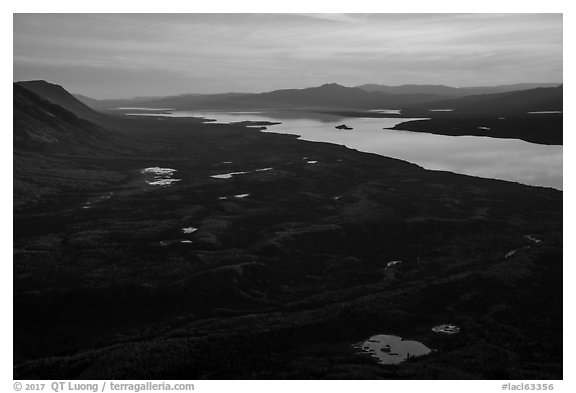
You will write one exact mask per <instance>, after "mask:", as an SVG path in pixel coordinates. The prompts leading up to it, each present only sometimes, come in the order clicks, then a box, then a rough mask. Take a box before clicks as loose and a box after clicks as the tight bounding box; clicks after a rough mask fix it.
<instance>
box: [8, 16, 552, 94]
mask: <svg viewBox="0 0 576 393" xmlns="http://www.w3.org/2000/svg"><path fill="white" fill-rule="evenodd" d="M562 57H563V54H562V14H14V57H13V62H14V64H13V65H14V72H13V79H14V81H19V80H32V79H45V80H48V81H50V82H52V83H58V84H61V85H62V86H64V87H65V88H66V89H67V90H69V91H71V92H74V93H80V94H84V95H86V96H89V97H92V98H97V99H103V98H129V97H135V96H159V95H173V94H184V93H224V92H262V91H270V90H276V89H282V88H304V87H310V86H318V85H321V84H324V83H334V82H335V83H340V84H342V85H345V86H357V85H361V84H364V83H379V84H386V85H402V84H445V85H450V86H486V85H498V84H510V83H523V82H558V83H560V82H562Z"/></svg>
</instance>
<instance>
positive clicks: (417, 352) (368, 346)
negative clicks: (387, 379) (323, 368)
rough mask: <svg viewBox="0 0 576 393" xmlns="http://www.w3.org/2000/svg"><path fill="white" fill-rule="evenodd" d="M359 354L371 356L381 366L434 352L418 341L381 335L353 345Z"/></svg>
mask: <svg viewBox="0 0 576 393" xmlns="http://www.w3.org/2000/svg"><path fill="white" fill-rule="evenodd" d="M353 348H354V349H356V350H357V351H359V352H363V353H367V354H369V355H371V356H372V357H373V358H374V359H375V360H376V361H377V362H378V363H380V364H399V363H402V362H403V361H405V360H406V359H408V358H411V357H418V356H424V355H428V354H429V353H430V352H432V350H431V349H430V348H428V347H427V346H426V345H424V344H422V343H421V342H418V341H411V340H402V338H401V337H398V336H392V335H387V334H379V335H376V336H372V337H370V338H369V339H368V340H366V341H364V342H362V343H359V344H355V345H353Z"/></svg>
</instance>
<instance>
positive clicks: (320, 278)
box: [5, 8, 568, 391]
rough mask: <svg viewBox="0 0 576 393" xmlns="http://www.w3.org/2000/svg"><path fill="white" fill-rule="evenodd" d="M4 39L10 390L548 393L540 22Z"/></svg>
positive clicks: (548, 184)
mask: <svg viewBox="0 0 576 393" xmlns="http://www.w3.org/2000/svg"><path fill="white" fill-rule="evenodd" d="M224 11H225V10H224ZM12 18H13V37H12V39H13V84H12V89H13V93H12V103H13V105H12V111H13V116H12V118H13V119H12V120H13V124H12V164H13V179H12V191H13V200H12V207H11V213H12V215H13V222H12V234H13V239H12V248H13V249H12V253H11V254H12V258H13V259H12V277H7V279H8V280H11V282H12V283H13V287H12V290H11V291H10V292H11V293H10V296H12V304H13V311H12V325H13V334H12V341H13V350H12V354H13V360H12V370H11V372H12V375H13V377H12V378H13V380H14V381H21V382H22V383H24V387H26V384H25V382H26V381H28V380H48V381H53V380H54V381H72V380H92V381H103V380H107V381H122V380H140V381H166V383H169V382H170V381H173V380H179V381H202V380H208V381H209V380H276V381H277V380H503V381H525V382H530V381H536V380H537V381H540V382H539V383H541V384H542V385H541V388H540V389H537V390H553V389H554V386H553V385H551V383H552V381H558V382H561V380H563V379H564V378H565V377H567V376H568V375H567V374H566V370H565V369H564V367H563V366H564V362H563V358H564V348H563V345H564V342H563V340H564V332H565V330H564V328H563V323H564V315H563V308H564V303H565V299H564V297H563V290H564V289H565V288H564V285H563V282H564V276H565V273H564V266H563V259H564V258H563V256H564V253H563V238H564V235H563V233H564V232H563V222H564V219H563V213H564V212H563V188H564V187H563V125H564V123H563V95H564V93H563V88H564V86H563V84H564V81H563V71H564V70H563V68H564V67H563V19H564V15H563V14H562V13H558V12H556V13H550V12H540V13H535V12H529V13H525V12H516V13H510V12H504V13H501V12H496V13H486V12H484V13H482V12H478V13H456V12H455V13H448V12H438V13H431V12H426V13H414V12H411V13H392V12H390V13H385V12H372V13H356V12H352V13H344V14H340V13H286V12H275V13H268V12H267V13H257V12H248V13H240V12H219V13H200V12H198V13H193V12H187V13H139V12H138V8H134V12H133V13H121V12H115V13H65V12H60V11H59V9H57V8H55V12H53V13H28V12H20V13H13V16H12ZM5 131H7V129H6V130H5ZM6 148H8V146H6ZM7 159H9V157H7ZM7 225H8V223H7ZM5 262H6V264H8V263H9V261H5ZM6 296H8V295H6ZM18 383H20V382H18ZM14 386H16V385H14ZM67 386H68V385H67ZM70 386H72V387H73V386H74V385H73V384H72V385H70ZM87 386H88V385H87ZM113 386H114V385H113ZM113 386H112V387H113ZM118 386H120V385H118ZM200 386H201V385H200V384H198V385H197V386H196V388H194V386H193V385H190V386H189V387H188V388H186V387H183V388H182V389H181V390H183V391H193V390H203V389H201V388H200ZM377 386H380V385H377ZM381 386H382V389H385V385H381ZM10 387H11V385H10ZM48 387H49V385H48V386H47V387H46V388H45V389H44V390H45V391H51V390H46V389H48ZM15 388H16V387H15ZM559 388H560V385H558V386H557V389H559ZM70 389H72V388H70ZM106 389H107V390H106V391H108V389H109V387H108V386H106ZM124 389H126V388H124ZM173 389H174V388H173ZM186 389H188V390H186ZM24 390H26V389H24ZM52 390H53V388H52ZM80 390H81V389H80V388H78V390H76V391H80ZM113 390H114V389H113ZM317 390H318V389H317ZM499 390H500V385H494V389H492V391H499ZM502 390H515V389H514V387H513V386H511V385H510V386H509V387H505V386H502ZM524 390H526V389H524ZM533 390H534V389H533ZM7 391H9V390H7ZM60 391H73V389H72V390H65V389H64V390H60ZM99 391H102V390H99ZM142 391H144V389H142ZM150 391H152V390H150Z"/></svg>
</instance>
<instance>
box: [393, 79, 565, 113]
mask: <svg viewBox="0 0 576 393" xmlns="http://www.w3.org/2000/svg"><path fill="white" fill-rule="evenodd" d="M563 90H564V89H563V86H562V85H560V86H557V87H539V88H536V89H530V90H521V91H513V92H507V93H495V94H479V95H471V96H466V97H459V98H453V99H448V100H440V101H435V102H432V103H426V104H416V105H410V106H407V107H404V108H403V110H402V113H403V114H405V115H410V116H412V115H418V116H422V115H426V116H432V117H434V116H436V117H437V116H469V115H511V114H516V115H520V114H522V115H524V114H526V113H528V112H541V111H562V108H563ZM438 109H440V110H442V109H450V110H451V111H450V112H431V111H434V110H438Z"/></svg>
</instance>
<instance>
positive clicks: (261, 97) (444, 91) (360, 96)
mask: <svg viewBox="0 0 576 393" xmlns="http://www.w3.org/2000/svg"><path fill="white" fill-rule="evenodd" d="M557 86H558V84H554V83H535V84H532V83H525V84H515V85H502V86H494V87H468V88H456V87H450V86H443V85H403V86H384V85H362V86H358V87H346V86H342V85H339V84H336V83H330V84H325V85H322V86H317V87H310V88H305V89H283V90H274V91H270V92H265V93H225V94H183V95H177V96H167V97H137V98H132V99H117V100H94V99H92V98H89V97H86V96H82V95H76V98H77V99H78V100H80V101H82V102H83V103H85V104H86V105H89V106H91V107H92V108H97V109H115V108H119V107H150V108H171V109H176V110H194V109H267V108H268V109H273V108H274V109H278V108H284V109H295V108H323V109H326V108H328V109H398V108H412V107H423V106H426V105H427V104H429V103H442V104H443V105H444V104H445V105H448V104H450V101H447V100H452V99H455V98H460V97H470V96H472V95H485V94H503V93H509V92H515V91H526V90H533V89H534V88H545V89H546V88H554V87H557ZM487 99H488V100H489V99H490V98H487ZM474 100H475V99H472V100H470V102H473V101H474ZM478 101H485V99H484V98H478Z"/></svg>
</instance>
